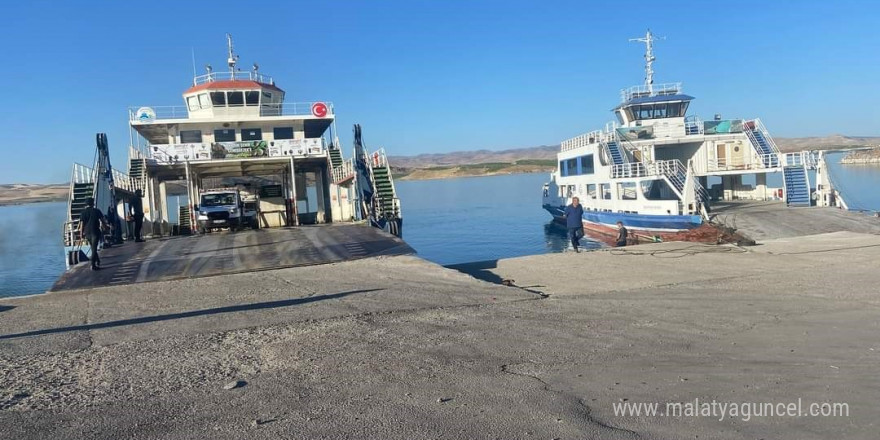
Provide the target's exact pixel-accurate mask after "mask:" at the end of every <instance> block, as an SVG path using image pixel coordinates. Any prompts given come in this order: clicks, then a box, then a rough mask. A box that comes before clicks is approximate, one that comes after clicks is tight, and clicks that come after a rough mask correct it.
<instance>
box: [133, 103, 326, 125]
mask: <svg viewBox="0 0 880 440" xmlns="http://www.w3.org/2000/svg"><path fill="white" fill-rule="evenodd" d="M318 102H321V103H323V104H324V105H326V106H327V115H326V116H324V117H330V116H332V115H334V114H335V111H334V108H333V103H332V102H329V101H303V102H282V103H266V104H247V103H244V104H233V105H223V106H217V107H213V106H209V107H205V108H203V109H212V110H214V115H213V116H218V113H219V115H220V116H224V115H225V113H223V111H228V110H230V109H233V110H240V109H246V108H253V109H259V110H260V116H309V115H312V106H313V105H314V104H316V103H318ZM144 107H149V108H150V109H152V110H153V113H154V114H155V117H154V118H153V119H151V120H150V121H149V122H153V121H157V120H163V119H190V109H189V108H188V107H187V106H185V105H160V106H154V107H151V106H144ZM141 108H142V107H134V106H132V107H129V108H128V120H129V121H130V122H140V121H141V120H140V118H138V110H139V109H141ZM198 110H199V109H194V110H193V111H198ZM235 115H236V116H237V115H239V114H238V113H236V114H235ZM203 117H208V116H203ZM199 118H201V116H200V117H199ZM199 118H193V119H199Z"/></svg>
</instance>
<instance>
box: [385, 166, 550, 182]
mask: <svg viewBox="0 0 880 440" xmlns="http://www.w3.org/2000/svg"><path fill="white" fill-rule="evenodd" d="M426 169H430V168H426ZM550 172H552V171H543V170H541V171H513V172H501V173H496V172H492V173H481V174H465V175H454V176H436V177H414V178H410V177H409V174H407V175H404V176H403V177H396V176H394V178H395V179H396V180H398V181H421V180H448V179H457V178H463V177H492V176H510V175H514V174H541V173H550Z"/></svg>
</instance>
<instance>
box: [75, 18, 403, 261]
mask: <svg viewBox="0 0 880 440" xmlns="http://www.w3.org/2000/svg"><path fill="white" fill-rule="evenodd" d="M226 42H227V48H226V49H227V51H226V52H227V53H226V55H227V65H228V71H225V72H215V71H213V69H212V68H211V66H210V65H207V66H206V72H205V73H204V74H202V75H194V78H193V80H192V83H191V84H189V86H188V88H186V90H185V91H184V92H183V94H182V97H183V104H184V105H182V106H134V107H131V108H130V109H129V112H128V120H129V133H130V141H131V142H130V144H129V145H130V147H129V159H128V171H127V173H126V172H122V171H119V170H116V169H114V168H113V167H112V165H111V161H110V152H109V147H108V142H107V137H106V136H105V135H103V134H99V135H98V137H97V150H96V154H95V161H94V163H93V164H90V165H84V164H74V166H73V170H72V176H71V180H70V199H69V201H68V208H67V214H68V215H67V221H66V223H65V227H64V244H65V252H66V257H67V262H68V265H70V264H75V263H77V262H78V261H79V260H80V259H82V258H84V257H85V255H84V253H83V252H82V251H86V252H88V251H90V250H89V249H88V248H87V245H84V244H83V242H82V241H81V240H80V239H79V237H78V222H79V216H80V213H81V211H82V210H83V209H84V208H85V204H86V199H87V198H89V197H92V198H94V199H95V202H96V203H95V206H96V207H97V208H98V209H100V210H102V211H103V212H106V213H108V214H111V213H113V214H116V216H117V217H118V218H119V219H121V220H122V221H119V222H118V223H119V227H118V228H116V229H117V234H116V235H117V236H116V237H107V239H106V240H105V243H107V244H110V243H112V242H113V241H118V240H119V239H121V236H123V235H130V232H131V231H130V230H128V229H129V228H130V227H131V225H130V224H129V223H128V222H126V221H124V219H125V218H126V215H127V214H128V213H129V209H128V208H129V205H128V201H129V200H131V199H132V198H133V197H135V193H141V194H142V202H143V211H144V219H143V220H144V225H143V235H148V236H153V237H161V236H169V235H186V234H195V233H197V232H202V233H209V232H211V231H214V230H217V229H223V228H225V229H230V230H233V231H234V230H235V229H238V228H240V227H244V226H247V227H254V228H277V227H285V226H297V225H306V224H321V223H331V222H357V221H361V220H363V221H368V222H369V223H371V224H372V225H373V226H376V227H380V228H383V229H385V230H386V231H388V232H391V233H392V234H394V235H396V236H400V235H401V233H402V231H401V229H402V214H401V208H400V200H399V199H398V197H397V194H396V191H395V187H394V181H393V178H392V175H391V168H390V165H389V163H388V160H387V157H386V155H385V152H384V149H378V150H376V151H372V152H368V151H367V150H366V147H365V146H364V144H363V141H362V137H361V133H360V127H359V126H355V148H354V155H353V157H350V158H348V159H346V158H345V157H344V155H343V152H342V148H341V147H340V143H339V138H338V135H337V129H336V108H335V106H334V105H333V103H331V102H328V101H312V102H289V101H286V100H285V98H286V95H287V93H286V92H285V91H284V90H283V89H281V88H280V87H279V86H278V85H277V84H276V83H275V80H274V79H273V78H272V77H271V76H268V75H266V74H264V73H262V72H260V71H259V66H258V65H257V64H256V63H254V65H253V68H252V69H250V70H244V71H243V70H241V69H240V68H239V67H237V66H238V60H239V56H238V55H236V54H235V51H234V47H233V41H232V36H231V35H229V34H227V35H226ZM224 191H227V192H228V193H229V194H228V197H220V196H218V195H217V194H218V192H219V193H220V194H221V195H222V193H223V192H224ZM205 194H213V195H214V196H213V197H212V198H211V200H212V204H216V203H214V201H216V200H221V199H222V200H227V201H228V203H227V204H228V205H229V206H226V205H223V206H221V208H222V209H216V208H217V206H213V207H212V209H208V207H207V206H202V207H200V206H199V201H200V200H202V199H203V197H202V196H204V195H205ZM205 200H207V199H205ZM205 203H206V205H207V203H208V202H205ZM224 203H226V202H224ZM83 246H85V248H84V247H83Z"/></svg>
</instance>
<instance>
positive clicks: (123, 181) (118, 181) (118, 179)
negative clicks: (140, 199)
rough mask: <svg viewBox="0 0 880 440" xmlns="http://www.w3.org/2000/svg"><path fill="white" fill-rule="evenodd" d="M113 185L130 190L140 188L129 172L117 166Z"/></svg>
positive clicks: (114, 171)
mask: <svg viewBox="0 0 880 440" xmlns="http://www.w3.org/2000/svg"><path fill="white" fill-rule="evenodd" d="M113 186H115V187H116V188H121V189H124V190H126V191H129V192H134V190H136V189H138V185H137V184H136V183H135V182H134V181H132V179H131V177H130V176H129V175H128V174H125V173H123V172H122V171H119V170H117V169H116V168H113Z"/></svg>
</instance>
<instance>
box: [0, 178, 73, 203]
mask: <svg viewBox="0 0 880 440" xmlns="http://www.w3.org/2000/svg"><path fill="white" fill-rule="evenodd" d="M68 188H69V186H68V185H67V184H66V183H62V184H52V185H37V184H27V183H12V184H5V185H0V206H2V205H18V204H22V203H37V202H57V201H61V200H67V191H68Z"/></svg>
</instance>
